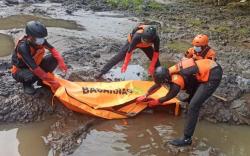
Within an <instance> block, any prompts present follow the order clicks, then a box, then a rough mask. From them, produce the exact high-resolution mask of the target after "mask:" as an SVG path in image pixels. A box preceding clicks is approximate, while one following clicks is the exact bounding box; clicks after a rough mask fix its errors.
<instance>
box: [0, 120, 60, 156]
mask: <svg viewBox="0 0 250 156" xmlns="http://www.w3.org/2000/svg"><path fill="white" fill-rule="evenodd" d="M55 121H56V118H55V117H51V118H50V119H47V120H45V121H42V122H35V123H30V124H25V125H21V124H20V125H16V124H9V125H1V126H0V146H1V150H0V155H2V156H4V155H8V156H19V155H20V156H34V155H36V156H47V155H53V153H52V151H50V148H49V147H48V146H46V145H45V144H44V141H43V137H46V135H47V134H48V132H49V130H50V125H51V124H52V123H54V122H55Z"/></svg>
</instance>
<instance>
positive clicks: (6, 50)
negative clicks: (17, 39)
mask: <svg viewBox="0 0 250 156" xmlns="http://www.w3.org/2000/svg"><path fill="white" fill-rule="evenodd" d="M14 46H15V44H14V42H13V39H12V37H11V36H9V35H5V34H1V33H0V47H1V50H0V57H3V56H7V55H9V54H11V53H12V51H13V50H14Z"/></svg>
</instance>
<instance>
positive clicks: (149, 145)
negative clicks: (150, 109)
mask: <svg viewBox="0 0 250 156" xmlns="http://www.w3.org/2000/svg"><path fill="white" fill-rule="evenodd" d="M183 125H184V119H183V118H181V117H173V116H171V115H166V114H165V113H163V112H156V113H154V114H145V113H144V114H141V115H139V116H137V117H136V118H135V119H126V120H115V121H105V122H103V123H101V124H100V125H98V126H96V127H95V128H94V129H93V130H91V132H90V133H89V134H88V135H87V137H86V139H85V140H84V141H83V143H82V145H81V146H80V147H79V148H78V149H77V150H76V151H75V153H74V154H72V156H79V155H99V154H100V153H102V155H105V156H106V155H107V156H108V155H121V156H123V155H124V156H130V155H131V156H132V155H157V156H163V155H167V154H168V151H169V150H170V149H169V148H168V147H163V144H164V143H165V142H167V141H170V140H171V139H173V138H175V137H179V136H181V135H182V129H183ZM249 130H250V129H249V127H244V126H242V127H241V126H229V125H224V124H211V123H208V122H205V121H202V122H200V123H199V125H198V127H197V130H196V134H195V138H194V145H195V150H192V153H191V155H209V151H210V148H211V147H214V148H217V149H218V150H219V151H220V152H222V153H224V154H225V155H228V156H235V155H238V156H247V155H248V154H249V152H250V149H249V148H248V146H249V143H250V140H249V139H248V138H249V137H250V134H249ZM181 155H187V156H188V155H190V153H186V152H184V153H182V154H181Z"/></svg>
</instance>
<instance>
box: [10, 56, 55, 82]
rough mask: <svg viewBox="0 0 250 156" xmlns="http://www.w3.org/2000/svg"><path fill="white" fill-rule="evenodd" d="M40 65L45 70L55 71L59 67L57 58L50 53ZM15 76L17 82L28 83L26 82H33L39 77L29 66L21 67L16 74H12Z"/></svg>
mask: <svg viewBox="0 0 250 156" xmlns="http://www.w3.org/2000/svg"><path fill="white" fill-rule="evenodd" d="M40 67H41V68H42V69H43V70H44V71H45V72H53V71H54V70H55V69H56V67H57V60H56V59H55V58H54V57H53V56H52V55H51V54H50V55H46V56H45V57H44V58H43V60H42V62H41V64H40ZM12 76H13V78H14V79H15V80H16V81H17V82H21V83H26V84H33V83H35V82H36V81H37V80H39V78H38V77H37V76H36V75H34V74H33V73H32V71H30V70H29V69H28V68H23V69H19V70H18V71H17V72H16V73H15V74H12Z"/></svg>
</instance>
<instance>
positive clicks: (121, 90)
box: [82, 87, 133, 95]
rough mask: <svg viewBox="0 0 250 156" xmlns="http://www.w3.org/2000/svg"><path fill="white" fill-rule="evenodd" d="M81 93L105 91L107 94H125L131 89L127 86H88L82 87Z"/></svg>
mask: <svg viewBox="0 0 250 156" xmlns="http://www.w3.org/2000/svg"><path fill="white" fill-rule="evenodd" d="M82 91H83V94H92V93H107V94H120V95H127V94H132V93H133V90H131V89H127V88H119V89H113V90H112V89H100V88H89V87H82Z"/></svg>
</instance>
